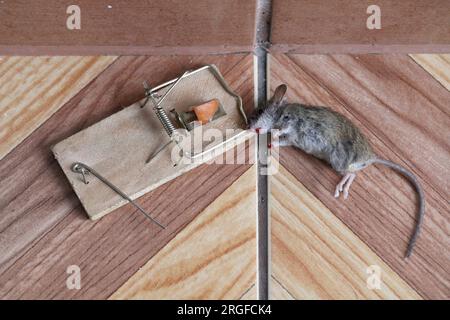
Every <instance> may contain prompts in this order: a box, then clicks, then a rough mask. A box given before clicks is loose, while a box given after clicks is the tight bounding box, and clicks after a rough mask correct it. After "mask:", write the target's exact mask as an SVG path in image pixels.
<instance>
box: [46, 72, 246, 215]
mask: <svg viewBox="0 0 450 320" xmlns="http://www.w3.org/2000/svg"><path fill="white" fill-rule="evenodd" d="M214 68H215V67H213V66H206V67H203V68H200V69H197V70H194V71H192V72H190V73H189V74H188V75H186V76H185V77H184V78H183V79H182V80H181V81H180V82H179V84H178V85H177V86H176V87H175V88H174V89H173V91H172V92H171V93H170V94H168V95H167V98H166V99H165V101H164V102H163V104H162V106H163V108H164V109H165V110H166V111H167V112H169V110H170V109H173V108H175V109H176V110H177V111H178V112H183V111H188V108H189V107H191V106H195V105H199V104H201V103H203V102H205V101H208V100H211V99H214V98H216V99H219V101H220V103H221V104H222V107H223V109H224V110H225V112H226V115H225V116H222V117H220V118H218V119H216V120H214V121H212V122H210V123H208V124H206V125H203V126H202V130H203V131H205V130H206V129H208V128H216V129H219V130H220V132H221V133H222V134H223V136H225V130H226V129H244V128H245V118H244V116H243V114H242V107H241V100H240V98H239V97H238V96H236V95H234V94H233V93H232V92H231V91H229V89H228V88H227V87H226V84H224V83H223V82H221V79H220V78H218V77H217V74H215V73H214V72H215V70H216V69H214ZM219 76H220V75H219ZM220 77H221V76H220ZM170 83H172V82H168V83H166V84H163V85H161V86H159V87H156V88H155V89H154V91H155V92H157V93H158V94H161V95H162V94H164V92H165V91H166V90H167V89H168V86H169V85H170ZM142 103H143V101H139V102H137V103H135V104H133V105H131V106H129V107H127V108H125V109H123V110H121V111H119V112H117V113H115V114H113V115H111V116H110V117H108V118H106V119H104V120H102V121H100V122H98V123H96V124H94V125H92V126H91V127H89V128H87V129H84V130H82V131H80V132H78V133H76V134H74V135H73V136H71V137H69V138H67V139H65V140H63V141H61V142H59V143H58V144H57V145H55V146H54V147H53V148H52V151H53V153H54V155H55V157H56V159H57V161H58V163H59V165H60V166H61V168H62V169H63V171H64V173H65V175H66V176H67V179H68V180H69V182H70V184H71V185H72V187H73V189H74V191H75V193H76V194H77V196H78V198H79V199H80V201H81V203H82V205H83V207H84V208H85V210H86V212H87V214H88V216H89V218H90V219H92V220H95V219H98V218H100V217H102V216H104V215H105V214H107V213H109V212H111V211H113V210H115V209H117V208H119V207H121V206H122V205H124V204H126V203H128V201H126V200H125V199H123V198H122V197H121V196H120V195H118V194H117V193H116V192H114V191H113V190H111V189H110V188H109V187H108V186H106V185H105V184H104V183H103V182H101V181H100V180H99V179H97V178H96V177H95V176H93V175H89V176H87V179H88V181H89V183H88V184H85V183H84V182H83V179H82V177H81V175H80V174H79V173H76V172H73V171H72V169H71V167H72V165H73V164H74V163H75V162H81V163H84V164H86V165H88V166H89V167H91V168H93V169H94V170H95V171H97V172H98V173H100V174H101V175H102V176H103V177H104V178H106V179H107V180H108V181H110V182H111V183H112V184H114V185H115V186H117V187H118V188H119V189H120V190H121V191H123V192H124V193H125V194H126V195H128V196H129V197H130V198H131V199H136V198H138V197H140V196H142V195H143V194H145V193H147V192H149V191H151V190H153V189H155V188H157V187H158V186H160V185H162V184H164V183H165V182H168V181H170V180H172V179H174V178H176V177H178V176H179V175H181V174H183V173H184V172H187V171H189V170H191V169H193V168H194V167H196V166H198V165H200V164H201V163H204V162H206V161H208V160H211V159H212V158H214V157H216V156H217V155H219V152H220V153H221V152H223V151H226V150H229V149H231V148H233V147H234V146H236V145H237V144H239V143H242V142H244V141H245V140H246V139H248V138H250V137H251V136H252V135H253V133H251V132H248V131H243V130H239V131H235V132H234V133H233V134H231V135H230V134H228V135H227V143H226V144H225V145H224V146H223V147H221V148H216V149H211V148H213V147H214V145H216V146H217V145H218V143H214V142H213V143H211V144H208V145H207V146H206V149H205V150H206V152H204V153H203V154H202V156H201V157H198V158H196V159H195V160H194V161H191V162H190V163H184V162H181V163H180V164H178V165H177V166H175V167H174V162H173V161H172V158H171V152H172V145H170V146H169V147H167V148H165V149H164V150H163V151H162V152H160V153H159V154H158V155H157V156H156V157H155V158H154V159H153V160H152V161H151V162H150V163H148V164H146V163H145V161H146V160H147V159H148V158H149V156H150V155H151V154H152V153H153V152H155V150H157V149H159V148H160V147H161V146H162V145H163V144H164V143H167V142H168V141H170V140H169V137H168V135H167V134H166V132H165V131H164V129H163V127H162V124H161V123H160V122H159V120H158V119H157V117H156V115H155V112H154V110H153V106H152V104H151V103H148V104H147V105H146V106H145V107H144V108H141V105H142ZM172 120H173V118H172ZM173 122H174V121H173ZM174 123H175V122H174ZM197 129H200V128H196V129H194V130H197ZM191 134H192V133H191ZM208 150H211V151H209V152H208ZM174 196H176V195H174Z"/></svg>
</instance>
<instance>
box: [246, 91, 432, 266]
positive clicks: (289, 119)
mask: <svg viewBox="0 0 450 320" xmlns="http://www.w3.org/2000/svg"><path fill="white" fill-rule="evenodd" d="M286 90H287V86H286V85H284V84H283V85H280V86H278V87H277V88H276V90H275V93H274V95H273V97H272V98H271V99H270V100H269V101H268V102H267V103H266V104H265V105H263V106H260V107H259V108H257V109H256V110H255V112H254V113H253V114H251V115H250V116H249V118H248V123H249V129H257V130H258V132H259V133H266V132H269V131H271V130H274V129H276V130H277V131H274V132H273V134H276V135H277V136H278V145H279V146H295V147H297V148H299V149H301V150H302V151H304V152H306V153H308V154H311V155H313V156H315V157H317V158H319V159H322V160H325V161H326V162H328V163H329V164H330V165H331V167H332V168H333V169H334V170H335V171H337V172H338V173H339V174H341V175H343V176H344V177H343V178H342V180H341V181H340V182H339V184H338V185H337V186H336V190H335V197H339V195H340V193H341V192H342V193H343V194H344V198H345V199H346V198H347V197H348V191H349V188H350V185H351V184H352V182H353V180H354V179H355V177H356V172H357V171H359V170H361V169H364V168H366V167H367V166H369V165H371V164H383V165H386V166H388V167H390V168H392V169H394V170H396V171H398V172H400V173H401V174H402V175H404V176H405V177H406V178H408V179H409V180H410V182H411V183H412V184H413V186H414V187H415V189H416V191H417V193H418V195H419V215H418V221H417V223H416V227H415V230H414V232H413V234H412V236H411V239H410V241H409V244H408V248H407V251H406V257H409V256H410V255H411V253H412V250H413V248H414V244H415V242H416V240H417V237H418V235H419V232H420V229H421V225H422V221H423V216H424V213H425V201H424V193H423V190H422V187H421V186H420V184H419V182H418V180H417V178H416V177H415V176H414V174H412V173H411V172H410V171H409V170H407V169H405V168H404V167H402V166H400V165H398V164H396V163H393V162H391V161H389V160H384V159H381V158H379V157H378V156H376V154H375V153H374V152H373V150H372V148H371V146H370V144H369V143H368V141H367V139H366V138H365V137H364V136H363V134H362V133H361V132H360V131H359V129H358V128H357V127H356V126H355V125H353V123H352V122H351V121H350V120H349V119H347V118H346V117H344V116H343V115H341V114H340V113H338V112H335V111H333V110H331V109H329V108H326V107H318V106H308V105H303V104H298V103H286V102H285V100H284V95H285V93H286Z"/></svg>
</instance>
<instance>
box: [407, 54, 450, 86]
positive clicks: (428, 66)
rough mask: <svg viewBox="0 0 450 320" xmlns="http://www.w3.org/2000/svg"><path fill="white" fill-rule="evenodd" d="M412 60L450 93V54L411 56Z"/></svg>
mask: <svg viewBox="0 0 450 320" xmlns="http://www.w3.org/2000/svg"><path fill="white" fill-rule="evenodd" d="M411 58H413V59H414V60H415V61H416V62H417V63H418V64H419V65H420V66H421V67H422V68H424V69H425V70H426V71H428V72H429V73H430V74H431V75H432V76H433V77H434V78H435V79H436V80H437V81H439V82H440V83H441V84H442V85H443V86H444V87H445V88H446V89H447V90H449V91H450V54H411Z"/></svg>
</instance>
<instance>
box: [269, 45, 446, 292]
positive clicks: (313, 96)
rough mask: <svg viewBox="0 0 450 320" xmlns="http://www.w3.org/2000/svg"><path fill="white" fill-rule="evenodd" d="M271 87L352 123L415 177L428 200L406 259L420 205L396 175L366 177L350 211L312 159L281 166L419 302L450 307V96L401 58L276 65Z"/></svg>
mask: <svg viewBox="0 0 450 320" xmlns="http://www.w3.org/2000/svg"><path fill="white" fill-rule="evenodd" d="M270 65H271V67H270V68H271V69H270V70H271V71H270V77H271V78H270V83H271V88H272V89H273V88H274V87H275V86H276V85H277V84H279V83H280V82H284V83H286V84H287V85H288V88H289V89H288V101H298V102H302V103H307V104H313V105H325V106H328V107H331V108H332V109H334V110H337V111H339V112H341V113H343V114H344V115H345V116H347V117H348V118H349V119H351V120H352V121H353V122H354V123H355V125H357V126H358V127H359V128H360V129H361V130H362V132H363V133H364V134H365V135H366V136H367V138H368V140H369V141H370V143H371V144H372V146H373V147H374V149H375V152H376V153H377V154H378V155H380V156H382V157H384V158H387V159H390V160H392V161H394V162H397V163H400V164H402V165H404V166H405V167H407V168H408V169H409V170H411V171H412V172H414V173H415V174H416V175H417V176H418V178H419V180H420V182H421V183H422V186H423V188H424V190H425V196H426V216H425V220H424V224H423V229H422V232H421V235H420V237H419V239H418V242H417V244H416V247H415V251H414V254H413V255H412V257H411V258H410V259H408V260H404V259H403V255H404V252H405V249H406V245H407V242H408V241H409V237H410V235H411V232H412V230H413V227H414V225H415V218H416V214H417V199H416V194H415V192H414V189H413V188H412V186H410V184H409V183H408V182H407V181H406V180H405V179H404V178H403V177H401V176H399V175H398V174H396V173H395V172H393V171H391V170H389V169H387V168H384V167H380V166H371V167H369V168H367V169H365V170H364V171H362V172H360V173H358V177H357V178H356V180H355V182H354V183H353V185H352V190H351V192H350V198H349V200H347V201H344V200H342V199H335V198H334V197H333V191H334V187H335V185H336V184H337V182H338V181H339V180H340V177H338V175H337V174H336V173H335V172H334V171H332V169H331V168H330V167H329V166H328V165H326V164H325V163H323V162H322V161H319V160H317V159H315V158H313V157H310V156H307V155H305V154H304V153H302V152H301V151H299V150H295V149H294V148H282V150H281V157H280V161H281V163H282V164H283V165H284V166H285V167H286V169H287V170H288V171H289V172H291V173H292V174H293V175H294V176H296V177H297V179H299V181H301V182H302V184H304V185H305V187H306V188H307V189H308V190H309V191H311V192H312V193H313V194H314V196H316V197H317V198H318V199H319V200H320V201H321V202H322V203H323V204H324V205H325V206H326V207H328V208H329V209H330V210H331V211H332V212H333V213H334V214H336V216H337V217H339V218H340V219H341V220H342V221H343V222H344V223H345V224H346V225H347V226H348V227H349V228H350V229H351V230H352V231H353V232H355V234H356V235H358V236H359V237H360V238H361V239H362V240H363V241H364V242H365V243H367V244H368V245H369V247H370V248H371V249H373V250H374V251H375V252H376V253H377V254H378V255H379V256H380V257H381V258H382V259H383V260H385V261H386V262H387V264H388V265H389V266H390V267H391V268H392V269H393V270H394V271H396V272H397V273H398V274H399V275H400V276H401V277H402V278H404V279H405V280H406V281H407V282H408V284H410V285H411V286H412V287H413V288H414V289H415V290H417V291H418V292H419V294H420V295H422V296H424V297H426V298H435V299H446V298H449V297H450V269H449V267H450V253H449V245H450V221H449V216H448V212H450V205H449V202H448V199H449V192H448V186H449V181H448V179H447V177H448V176H449V173H450V168H449V165H448V164H449V163H450V162H449V159H450V154H449V150H450V148H449V141H450V140H449V139H448V137H450V132H449V130H450V126H449V124H450V118H449V113H450V112H449V111H450V110H449V106H450V93H449V92H448V91H447V90H446V89H445V88H443V87H442V86H441V85H440V84H439V83H438V82H437V81H436V80H435V79H434V78H433V77H432V76H431V75H430V74H428V73H427V72H426V71H424V70H423V69H422V68H421V67H420V66H418V65H417V64H416V63H415V62H414V61H413V60H412V59H411V58H409V57H408V56H403V55H382V56H380V55H376V56H375V55H354V56H352V55H328V56H325V55H290V56H286V55H282V54H280V55H275V56H271V60H270Z"/></svg>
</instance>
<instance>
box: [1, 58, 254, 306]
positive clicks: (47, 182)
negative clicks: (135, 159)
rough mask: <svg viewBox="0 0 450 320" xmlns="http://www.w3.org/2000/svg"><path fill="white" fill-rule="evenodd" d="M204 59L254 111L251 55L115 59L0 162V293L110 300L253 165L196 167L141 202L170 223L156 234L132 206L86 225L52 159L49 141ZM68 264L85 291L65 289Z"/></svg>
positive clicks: (125, 104)
mask: <svg viewBox="0 0 450 320" xmlns="http://www.w3.org/2000/svg"><path fill="white" fill-rule="evenodd" d="M207 63H215V64H216V65H217V67H218V68H219V69H220V70H221V71H222V73H223V74H224V77H225V78H226V80H227V81H228V83H229V84H230V86H231V87H232V88H233V89H234V90H236V92H237V93H238V94H240V95H241V96H242V98H243V100H244V105H245V106H247V107H252V106H253V68H252V64H253V58H252V56H251V55H247V54H240V55H230V56H196V57H191V56H183V57H131V56H130V57H121V58H119V59H118V60H117V61H116V62H115V63H114V64H113V65H111V66H110V67H109V68H108V69H106V70H105V71H104V72H103V73H102V74H101V75H100V76H99V77H97V78H96V79H95V80H94V81H93V82H92V83H91V84H90V85H89V86H87V87H86V88H84V89H83V90H82V91H81V92H80V93H79V94H78V95H76V96H75V97H74V98H72V99H71V100H70V102H69V103H67V104H66V105H64V106H63V107H62V108H61V109H60V110H59V111H58V112H56V113H55V114H54V115H53V116H52V117H51V118H50V119H49V120H47V121H46V122H45V123H44V124H43V125H42V126H40V127H39V128H38V129H37V130H35V131H34V132H33V134H31V135H30V136H29V137H28V138H27V139H26V140H25V141H24V142H23V143H21V144H20V145H19V146H17V147H16V148H15V150H14V151H13V152H11V153H9V154H8V155H7V156H6V157H5V158H4V159H3V160H1V161H0V181H1V184H0V234H1V237H0V252H2V255H1V256H0V297H2V298H106V297H108V296H110V295H111V294H112V293H113V292H114V291H115V290H116V289H117V288H118V287H120V286H121V285H122V284H123V283H124V282H125V281H126V280H127V279H128V278H129V277H130V276H131V275H133V274H134V273H135V272H136V271H137V270H138V269H139V267H141V266H142V265H144V264H145V263H146V262H147V261H148V260H149V258H151V257H152V256H153V255H154V254H156V253H157V252H158V251H159V250H160V249H161V248H162V247H164V245H165V244H166V243H167V242H168V241H170V240H171V239H172V238H173V237H174V236H175V235H176V234H177V233H178V232H179V231H180V230H182V229H183V228H184V226H186V225H187V224H188V223H189V222H190V221H191V220H192V219H193V218H194V217H195V216H196V215H197V214H198V213H199V212H201V211H203V210H204V208H205V207H207V206H208V204H209V203H211V202H212V201H213V200H214V199H215V198H216V197H217V196H218V195H220V194H221V193H222V192H223V191H224V190H225V189H227V187H228V186H229V185H231V184H232V183H233V182H234V181H235V180H236V179H237V178H238V177H239V176H241V174H242V173H243V172H245V171H246V170H247V169H248V168H249V165H248V164H242V165H220V164H211V165H202V166H200V167H198V168H196V169H194V170H193V171H190V172H188V173H186V174H185V175H183V176H181V177H179V178H177V179H175V180H173V181H171V182H169V183H166V184H164V185H163V186H161V187H159V188H158V189H156V190H154V191H152V192H151V193H149V194H147V195H145V196H143V197H141V198H139V199H138V201H139V202H140V203H141V204H142V205H143V207H144V208H145V209H146V210H148V211H149V212H151V213H153V214H154V216H155V217H156V218H158V219H159V220H160V221H165V222H167V225H168V227H167V229H165V230H164V231H163V232H160V230H159V229H158V227H155V226H154V225H153V224H152V223H150V221H148V220H146V218H145V217H144V216H142V215H140V214H138V213H137V212H136V211H135V209H134V208H133V207H130V205H126V206H124V207H122V208H120V209H118V210H117V211H115V212H113V213H111V214H109V215H108V216H106V217H104V218H103V219H101V220H99V221H98V222H95V223H93V222H92V221H89V220H88V219H87V217H86V214H85V212H84V211H83V210H82V208H81V206H80V204H79V201H78V199H77V198H76V196H75V194H74V193H73V191H72V188H71V187H70V185H69V184H68V182H67V180H66V179H65V177H64V175H63V173H62V171H61V170H60V168H59V166H58V165H57V163H56V161H55V160H54V159H53V157H52V155H51V151H50V146H51V145H53V144H54V143H56V142H58V141H60V140H62V139H64V138H66V137H68V136H70V135H72V134H73V133H75V132H77V131H79V130H81V129H83V128H85V127H87V126H89V125H91V124H93V123H95V122H97V121H99V120H100V119H103V118H105V117H106V116H108V115H110V114H112V113H114V112H116V111H117V110H120V108H121V106H127V105H129V104H131V103H132V102H134V101H137V100H139V99H141V98H142V97H143V91H142V82H143V81H144V80H148V81H149V83H150V84H151V85H155V84H157V83H161V82H164V81H166V80H169V79H172V78H174V77H175V76H177V75H178V74H180V73H181V72H182V71H183V70H185V69H191V68H195V67H199V66H200V65H204V64H207ZM219 182H220V183H219ZM71 264H76V265H79V266H80V268H81V272H82V277H83V279H82V288H81V290H68V289H67V288H66V285H65V281H66V277H67V274H66V268H67V267H68V265H71ZM83 283H84V285H83Z"/></svg>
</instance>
